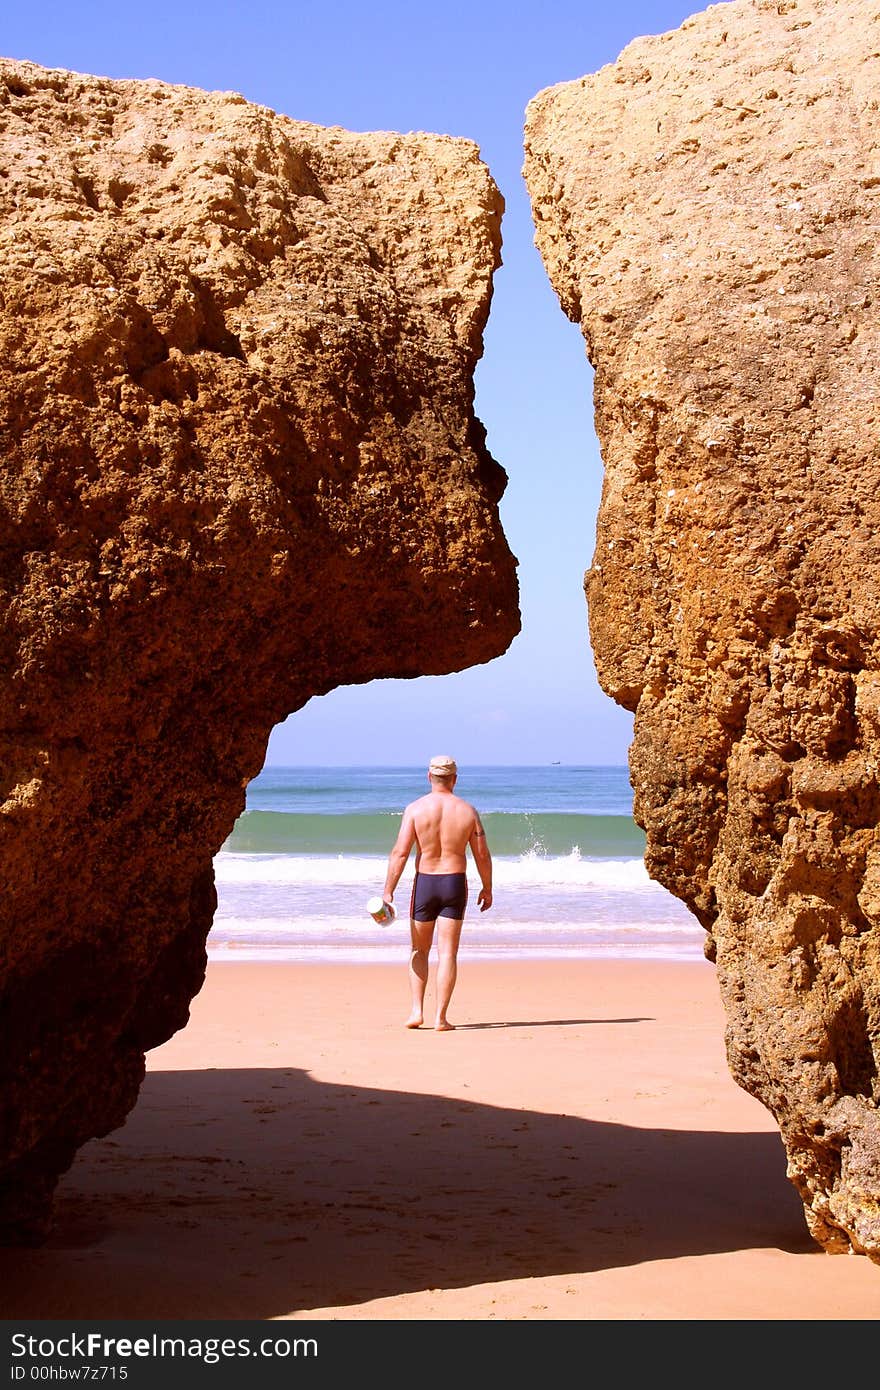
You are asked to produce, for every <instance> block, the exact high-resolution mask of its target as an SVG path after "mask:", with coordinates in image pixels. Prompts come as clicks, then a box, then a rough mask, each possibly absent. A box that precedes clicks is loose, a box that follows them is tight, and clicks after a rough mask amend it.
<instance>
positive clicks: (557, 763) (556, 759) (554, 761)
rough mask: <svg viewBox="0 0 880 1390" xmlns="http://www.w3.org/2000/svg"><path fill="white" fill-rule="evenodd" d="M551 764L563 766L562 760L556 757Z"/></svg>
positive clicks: (552, 765)
mask: <svg viewBox="0 0 880 1390" xmlns="http://www.w3.org/2000/svg"><path fill="white" fill-rule="evenodd" d="M550 766H551V767H561V766H562V764H561V762H560V761H559V759H558V758H555V759H554V760H553V762H552V763H551V764H550Z"/></svg>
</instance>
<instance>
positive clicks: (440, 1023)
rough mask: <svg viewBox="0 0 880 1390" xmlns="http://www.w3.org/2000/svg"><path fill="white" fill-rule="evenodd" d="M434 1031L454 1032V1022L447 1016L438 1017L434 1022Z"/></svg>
mask: <svg viewBox="0 0 880 1390" xmlns="http://www.w3.org/2000/svg"><path fill="white" fill-rule="evenodd" d="M434 1032H435V1033H454V1032H455V1024H454V1023H450V1022H449V1019H448V1018H438V1019H437V1022H436V1023H435V1024H434Z"/></svg>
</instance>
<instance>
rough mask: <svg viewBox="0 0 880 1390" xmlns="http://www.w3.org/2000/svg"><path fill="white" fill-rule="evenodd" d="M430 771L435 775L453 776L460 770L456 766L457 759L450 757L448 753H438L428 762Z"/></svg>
mask: <svg viewBox="0 0 880 1390" xmlns="http://www.w3.org/2000/svg"><path fill="white" fill-rule="evenodd" d="M428 771H429V772H431V773H433V774H434V776H435V777H451V776H452V775H453V773H456V772H458V768H457V767H456V766H455V759H454V758H450V757H449V756H448V755H447V754H446V753H437V754H435V756H434V757H433V758H432V759H431V761H430V763H429V764H428Z"/></svg>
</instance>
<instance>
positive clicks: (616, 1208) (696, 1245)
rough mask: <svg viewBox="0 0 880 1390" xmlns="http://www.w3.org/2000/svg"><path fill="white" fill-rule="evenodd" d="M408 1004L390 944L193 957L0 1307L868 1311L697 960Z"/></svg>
mask: <svg viewBox="0 0 880 1390" xmlns="http://www.w3.org/2000/svg"><path fill="white" fill-rule="evenodd" d="M434 968H435V962H434V960H433V959H432V963H431V975H432V979H431V985H430V986H429V998H428V1003H429V1005H430V1004H431V1002H432V994H433V974H434ZM407 1012H408V994H407V983H406V972H405V964H404V962H402V961H400V962H398V961H396V960H395V961H394V962H393V963H391V962H389V964H387V965H384V964H383V965H356V966H346V965H324V964H309V965H276V964H272V965H264V964H251V963H226V962H224V963H222V964H221V963H215V964H211V965H210V966H209V969H208V977H207V980H206V983H205V987H204V989H203V990H202V992H201V994H200V995H199V996H198V997H197V998H196V999H195V1000H194V1001H193V1007H192V1018H191V1022H190V1025H189V1027H188V1028H186V1029H185V1030H184V1031H182V1032H181V1033H179V1034H177V1035H176V1036H175V1037H174V1038H172V1039H171V1040H170V1041H169V1042H168V1043H166V1044H165V1045H164V1046H163V1047H161V1048H157V1049H156V1050H155V1051H154V1052H152V1053H151V1054H150V1055H149V1056H148V1058H147V1064H148V1073H147V1079H146V1081H145V1084H144V1087H143V1089H142V1092H141V1097H140V1100H139V1102H138V1105H137V1107H136V1108H135V1110H134V1111H133V1112H132V1114H131V1116H130V1117H129V1120H128V1122H127V1123H126V1125H125V1126H124V1127H123V1128H122V1129H120V1130H117V1131H116V1132H115V1133H113V1134H111V1135H109V1136H108V1137H106V1138H104V1139H100V1140H93V1141H92V1142H91V1143H90V1144H88V1145H87V1146H86V1147H85V1148H84V1149H83V1150H82V1151H81V1153H80V1155H79V1156H78V1158H77V1160H76V1163H75V1164H74V1167H73V1168H72V1169H71V1171H70V1172H69V1173H68V1174H67V1175H66V1177H65V1178H64V1180H63V1181H62V1184H61V1186H60V1188H59V1193H58V1199H57V1207H56V1212H57V1219H56V1225H55V1230H54V1233H53V1235H52V1237H51V1238H50V1240H49V1242H48V1243H47V1244H46V1245H45V1246H43V1247H41V1248H40V1249H37V1250H26V1251H21V1250H18V1251H3V1252H0V1280H2V1283H3V1287H4V1288H5V1289H6V1290H7V1295H6V1298H5V1303H6V1307H5V1310H4V1314H3V1315H4V1316H5V1317H6V1318H13V1317H21V1318H40V1319H46V1318H65V1319H84V1318H107V1319H109V1318H114V1319H119V1318H126V1319H127V1318H137V1319H168V1318H174V1319H179V1318H183V1319H188V1318H193V1319H195V1318H215V1319H219V1318H224V1319H225V1318H241V1319H292V1320H300V1319H302V1320H316V1319H318V1320H327V1319H334V1320H340V1319H374V1320H388V1321H390V1320H403V1319H406V1320H412V1319H421V1320H425V1319H444V1320H461V1321H464V1320H471V1321H473V1320H487V1319H493V1318H495V1319H508V1320H536V1319H542V1320H543V1319H546V1320H559V1319H579V1320H644V1319H649V1320H705V1319H709V1320H724V1319H737V1320H744V1319H748V1320H758V1319H760V1320H765V1319H779V1320H781V1319H784V1320H790V1319H804V1320H816V1319H820V1320H823V1319H825V1320H827V1319H849V1320H852V1319H874V1318H876V1317H877V1316H878V1315H880V1268H878V1267H877V1266H875V1265H872V1264H870V1263H869V1262H868V1261H866V1260H864V1259H862V1258H857V1257H851V1256H831V1255H825V1254H824V1253H822V1252H821V1251H820V1250H819V1249H818V1248H817V1247H816V1246H815V1245H814V1244H813V1242H812V1241H811V1240H810V1238H809V1236H808V1234H807V1231H806V1227H805V1225H804V1221H803V1215H802V1211H801V1206H800V1202H799V1200H798V1198H797V1196H796V1194H795V1192H794V1189H793V1188H792V1186H791V1184H790V1183H789V1182H788V1181H787V1179H786V1177H785V1158H784V1153H783V1149H782V1145H781V1142H780V1139H779V1137H778V1133H777V1131H776V1127H775V1124H774V1122H773V1119H772V1117H771V1116H770V1115H769V1114H768V1113H767V1112H766V1111H765V1110H764V1109H763V1107H762V1106H761V1105H760V1104H758V1102H757V1101H755V1100H754V1099H752V1098H751V1097H750V1096H747V1095H746V1094H745V1093H744V1092H742V1091H740V1090H739V1088H738V1087H737V1086H736V1085H735V1084H734V1082H733V1081H732V1080H731V1078H730V1075H729V1072H728V1070H727V1064H726V1061H725V1057H724V1045H723V1013H722V1010H721V1006H720V1002H719V1000H718V994H717V986H716V983H715V974H714V970H713V968H712V966H710V965H709V964H708V963H702V962H699V963H693V964H683V965H678V964H659V963H653V962H651V963H649V962H641V961H635V962H632V963H630V962H623V961H594V962H590V961H584V960H574V961H565V962H547V961H541V962H537V963H535V962H523V961H510V962H504V963H501V964H499V963H489V962H479V963H475V964H467V965H463V966H462V967H461V970H460V976H459V984H458V988H457V990H456V996H455V999H454V1001H453V1007H452V1009H451V1011H450V1017H451V1018H452V1020H453V1021H454V1022H456V1023H457V1024H458V1026H457V1028H456V1030H455V1032H452V1033H445V1034H438V1033H435V1032H434V1031H433V1030H432V1029H430V1028H423V1029H420V1030H417V1031H413V1030H407V1029H406V1028H404V1026H403V1022H404V1019H405V1017H406V1015H407ZM428 1016H429V1017H430V1014H429V1015H428Z"/></svg>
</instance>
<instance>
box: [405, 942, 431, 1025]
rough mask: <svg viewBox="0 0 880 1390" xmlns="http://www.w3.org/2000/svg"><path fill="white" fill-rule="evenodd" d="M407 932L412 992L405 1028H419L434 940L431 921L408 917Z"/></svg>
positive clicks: (422, 1019) (422, 1018) (421, 1020)
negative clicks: (410, 945) (409, 946)
mask: <svg viewBox="0 0 880 1390" xmlns="http://www.w3.org/2000/svg"><path fill="white" fill-rule="evenodd" d="M409 934H410V940H411V942H412V950H411V951H410V956H409V987H410V991H411V993H412V1012H411V1013H410V1016H409V1018H408V1019H407V1020H406V1026H407V1028H421V1026H422V1023H423V1022H424V1017H423V1008H424V1003H425V986H426V984H427V983H428V956H429V955H430V953H431V942H432V941H433V940H434V923H433V922H416V921H415V920H414V919H413V918H410V923H409Z"/></svg>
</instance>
